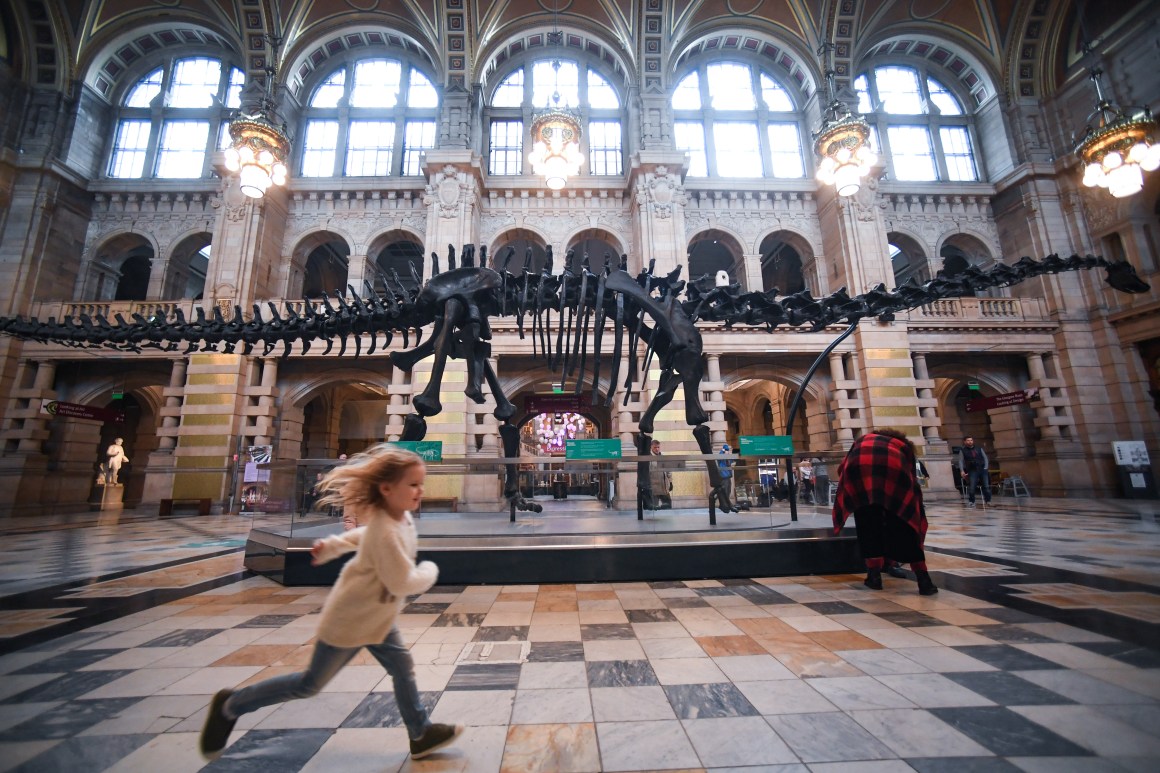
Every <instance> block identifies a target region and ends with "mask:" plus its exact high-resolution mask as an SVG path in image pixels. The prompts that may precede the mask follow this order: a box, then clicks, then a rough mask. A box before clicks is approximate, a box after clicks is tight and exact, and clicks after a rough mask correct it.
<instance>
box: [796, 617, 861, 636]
mask: <svg viewBox="0 0 1160 773" xmlns="http://www.w3.org/2000/svg"><path fill="white" fill-rule="evenodd" d="M784 620H785V622H786V624H788V625H789V626H790V627H791V628H793V629H794V630H795V631H801V632H802V633H806V632H814V631H845V630H848V629H847V628H846V626H844V625H842V624H841V623H839V622H838V621H837V620H835V619H834V618H832V617H826V616H825V615H810V616H801V617H786V618H784Z"/></svg>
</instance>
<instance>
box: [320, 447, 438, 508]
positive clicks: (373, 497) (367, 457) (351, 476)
mask: <svg viewBox="0 0 1160 773" xmlns="http://www.w3.org/2000/svg"><path fill="white" fill-rule="evenodd" d="M422 463H423V458H422V457H421V456H419V455H418V454H416V453H415V452H413V451H407V450H405V449H402V448H399V447H398V446H395V445H391V444H390V443H379V444H378V445H376V446H372V447H371V448H368V449H367V450H366V451H363V452H362V453H361V454H355V455H354V456H352V457H350V459H348V460H347V461H346V462H345V463H343V464H340V465H339V466H338V467H335V468H334V469H333V470H331V471H330V472H328V473H326V474H325V475H323V476H322V480H321V481H320V482H319V484H318V491H319V492H321V494H322V496H321V497H320V498H319V499H318V504H319V505H323V506H326V505H337V506H342V507H350V506H359V505H369V506H371V507H375V506H380V505H382V504H383V496H382V494H381V493H380V492H379V485H380V484H382V483H395V482H396V481H398V480H399V479H401V478H402V477H403V475H404V474H405V473H406V472H407V470H408V469H410V468H411V467H414V466H415V465H417V464H422Z"/></svg>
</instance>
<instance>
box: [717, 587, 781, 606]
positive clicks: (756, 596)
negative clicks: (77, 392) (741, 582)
mask: <svg viewBox="0 0 1160 773" xmlns="http://www.w3.org/2000/svg"><path fill="white" fill-rule="evenodd" d="M733 590H734V592H735V593H736V594H737V595H738V596H744V597H745V598H747V599H749V600H750V601H752V602H753V603H754V604H796V603H797V602H796V601H794V600H793V599H791V598H790V597H789V596H786V595H784V594H782V593H778V592H777V591H775V590H770V589H769V588H767V587H765V586H764V585H756V586H745V587H741V588H734V589H733Z"/></svg>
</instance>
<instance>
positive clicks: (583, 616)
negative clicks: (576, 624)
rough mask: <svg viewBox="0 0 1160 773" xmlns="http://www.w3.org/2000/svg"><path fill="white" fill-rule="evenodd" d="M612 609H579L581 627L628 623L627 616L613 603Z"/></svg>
mask: <svg viewBox="0 0 1160 773" xmlns="http://www.w3.org/2000/svg"><path fill="white" fill-rule="evenodd" d="M581 603H583V602H581ZM613 604H614V605H615V607H614V608H610V609H584V608H581V609H580V624H581V625H616V624H624V623H627V622H628V615H626V614H625V613H624V610H623V609H621V608H620V605H619V604H617V603H616V602H613Z"/></svg>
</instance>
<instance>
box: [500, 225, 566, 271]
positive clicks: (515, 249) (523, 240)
mask: <svg viewBox="0 0 1160 773" xmlns="http://www.w3.org/2000/svg"><path fill="white" fill-rule="evenodd" d="M509 247H510V248H511V249H512V256H511V259H510V260H509V261H508V271H510V272H512V273H513V274H518V273H520V272H521V271H522V270H523V267H524V262H525V261H530V262H529V263H528V271H530V272H531V273H533V274H538V273H540V271H541V270H542V269H543V268H544V264H545V263H547V262H548V250H547V247H548V243H547V242H546V241H544V239H543V238H542V237H541V236H540V235H539V234H537V233H535V232H533V231H529V230H528V229H526V228H513V229H511V230H510V231H504V232H503V233H502V234H500V235H499V236H498V237H496V239H495V242H494V247H492V249H491V251H490V252H489V258H488V260H489V262H490V263H491V267H492V268H494V269H497V270H498V269H500V268H502V267H503V263H504V260H505V255H506V254H507V251H508V248H509ZM529 250H530V251H531V253H530V255H529ZM560 257H562V256H559V255H557V256H553V259H554V261H556V262H557V263H558V262H559V259H560ZM555 270H556V272H557V273H559V267H558V266H556V268H555Z"/></svg>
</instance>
